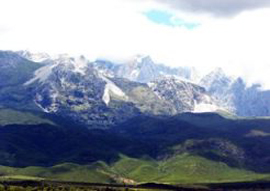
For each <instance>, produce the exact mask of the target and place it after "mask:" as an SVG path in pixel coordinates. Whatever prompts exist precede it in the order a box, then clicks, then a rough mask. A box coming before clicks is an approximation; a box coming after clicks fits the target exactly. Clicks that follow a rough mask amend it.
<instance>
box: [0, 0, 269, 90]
mask: <svg viewBox="0 0 270 191" xmlns="http://www.w3.org/2000/svg"><path fill="white" fill-rule="evenodd" d="M157 1H160V2H163V3H159V2H157ZM255 1H256V2H257V3H256V4H254V2H255ZM164 2H170V6H167V5H168V4H164ZM172 2H174V3H172ZM180 2H181V3H180ZM183 2H185V4H184V3H183ZM195 2H197V3H196V4H195ZM198 2H200V3H198ZM202 2H204V4H202ZM211 2H212V4H211ZM216 2H220V4H218V3H216ZM222 2H223V3H222ZM224 2H227V3H226V4H225V3H224ZM232 2H237V3H233V4H232ZM239 2H242V4H241V5H240V4H238V3H239ZM247 2H249V3H247ZM267 2H268V1H262V0H254V1H250V0H222V1H221V0H219V1H218V0H201V1H200V0H197V1H195V0H177V1H176V0H175V1H174V0H170V1H169V0H168V1H166V0H149V1H147V0H143V1H142V0H98V1H91V0H24V1H22V0H8V1H6V0H0V49H1V50H7V49H10V50H22V49H29V50H30V51H38V52H39V51H40V52H48V53H52V54H57V53H69V54H72V55H78V54H84V55H86V56H87V57H89V58H92V59H94V58H96V57H107V58H109V59H115V60H124V59H126V58H128V57H130V56H132V55H134V54H149V55H151V56H152V57H153V58H154V59H155V60H157V61H159V62H163V63H165V64H167V65H170V66H185V65H188V66H196V67H198V68H199V70H200V71H201V72H203V73H206V72H209V71H210V70H211V69H213V68H215V67H223V68H224V69H225V70H226V71H228V72H229V73H231V74H235V75H243V76H245V79H246V80H247V81H248V82H263V83H264V84H265V85H267V87H268V88H270V80H269V71H270V57H269V50H270V37H269V34H270V24H269V18H270V9H267V8H266V9H255V8H258V7H263V5H264V6H266V5H268V3H267ZM230 3H231V4H230ZM252 4H254V6H251V5H252ZM199 5H201V6H199ZM168 7H178V9H175V8H168ZM180 7H181V9H180ZM184 7H186V8H188V9H189V10H198V11H203V12H208V13H213V14H217V13H218V12H220V14H219V15H230V16H231V15H232V14H234V17H214V16H213V15H212V16H209V15H207V14H197V12H198V11H195V12H194V11H193V12H192V11H191V12H186V11H181V10H182V9H183V8H184ZM251 9H252V11H249V10H251ZM151 10H159V11H167V12H169V13H170V14H172V15H174V17H176V18H179V19H183V20H184V21H186V22H192V23H199V26H198V27H196V28H194V29H193V30H188V29H187V28H186V27H181V26H175V27H173V26H165V25H161V24H157V23H154V22H152V21H151V20H149V19H148V18H147V17H146V16H145V14H144V13H145V12H147V11H151ZM185 10H187V9H185ZM217 10H219V11H218V12H217ZM243 10H246V11H244V12H242V14H236V13H239V12H241V11H243ZM221 12H222V14H221ZM225 13H226V14H225Z"/></svg>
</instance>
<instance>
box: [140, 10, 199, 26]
mask: <svg viewBox="0 0 270 191" xmlns="http://www.w3.org/2000/svg"><path fill="white" fill-rule="evenodd" d="M143 14H144V15H145V16H146V17H147V18H148V19H149V20H151V21H152V22H154V23H157V24H161V25H166V26H171V27H175V26H179V27H181V26H182V27H186V28H187V29H190V30H192V29H194V28H196V27H198V26H199V25H200V24H199V23H192V22H187V21H184V20H183V19H181V18H177V17H175V16H174V15H173V14H171V13H169V12H165V11H159V10H151V11H148V12H145V13H143Z"/></svg>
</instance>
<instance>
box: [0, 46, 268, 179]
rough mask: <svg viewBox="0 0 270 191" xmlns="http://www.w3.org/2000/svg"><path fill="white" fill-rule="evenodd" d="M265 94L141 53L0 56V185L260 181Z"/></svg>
mask: <svg viewBox="0 0 270 191" xmlns="http://www.w3.org/2000/svg"><path fill="white" fill-rule="evenodd" d="M268 94H269V91H267V90H261V88H260V85H258V84H257V85H256V84H254V85H253V86H251V87H249V86H247V85H246V84H245V82H244V80H243V79H242V78H241V77H231V76H229V75H227V74H225V72H224V71H223V70H222V69H220V68H218V69H216V70H214V71H212V72H211V73H209V74H208V75H206V76H200V75H198V72H197V71H196V69H195V68H192V67H179V68H171V67H168V66H165V65H163V64H159V63H155V62H154V61H153V60H152V59H151V58H150V57H149V56H141V55H138V56H135V57H134V58H132V59H130V60H129V61H127V62H126V63H114V62H111V61H108V60H101V59H98V60H96V61H89V60H88V59H87V58H86V57H84V56H79V57H70V56H68V55H65V54H62V55H58V56H53V57H52V56H50V55H48V54H46V53H42V54H33V53H31V52H28V51H19V52H13V51H0V165H3V166H0V179H1V177H9V176H15V175H21V176H25V177H27V176H29V177H38V178H53V179H59V180H77V181H90V182H129V183H135V182H149V181H154V182H162V183H179V182H191V183H195V182H196V183H198V182H207V181H212V182H226V181H227V182H228V181H253V180H268V179H269V177H270V175H269V173H270V165H269V157H270V156H269V153H270V150H269V148H270V139H269V136H270V129H269V126H270V118H269V117H267V116H269V115H270V113H269V109H268V108H269V104H268V100H270V96H268ZM255 116H256V117H255ZM262 116H263V117H262ZM78 174H79V175H78ZM82 174H85V176H83V175H82ZM88 175H89V176H88Z"/></svg>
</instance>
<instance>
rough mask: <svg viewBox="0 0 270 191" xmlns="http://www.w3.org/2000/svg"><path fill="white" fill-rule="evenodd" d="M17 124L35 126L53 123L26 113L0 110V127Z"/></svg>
mask: <svg viewBox="0 0 270 191" xmlns="http://www.w3.org/2000/svg"><path fill="white" fill-rule="evenodd" d="M11 124H18V125H37V124H51V125H55V124H54V122H52V121H50V120H49V119H45V118H42V117H39V116H37V115H34V114H32V113H30V112H26V111H18V110H13V109H5V108H3V109H1V108H0V126H5V125H11Z"/></svg>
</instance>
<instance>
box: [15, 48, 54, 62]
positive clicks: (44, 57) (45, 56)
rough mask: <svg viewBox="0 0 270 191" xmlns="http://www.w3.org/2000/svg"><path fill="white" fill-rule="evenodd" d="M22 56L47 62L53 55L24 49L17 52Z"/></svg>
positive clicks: (34, 60)
mask: <svg viewBox="0 0 270 191" xmlns="http://www.w3.org/2000/svg"><path fill="white" fill-rule="evenodd" d="M17 53H18V54H19V55H20V56H22V57H23V58H26V59H27V60H31V61H33V62H45V61H48V60H50V59H51V56H50V55H49V54H47V53H44V52H36V53H33V52H30V51H28V50H22V51H18V52H17Z"/></svg>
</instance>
